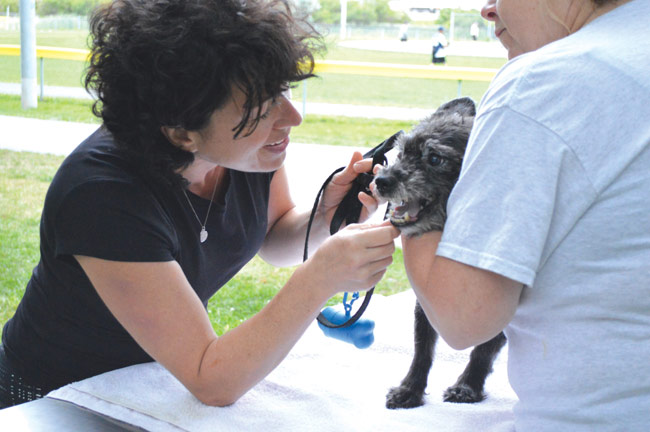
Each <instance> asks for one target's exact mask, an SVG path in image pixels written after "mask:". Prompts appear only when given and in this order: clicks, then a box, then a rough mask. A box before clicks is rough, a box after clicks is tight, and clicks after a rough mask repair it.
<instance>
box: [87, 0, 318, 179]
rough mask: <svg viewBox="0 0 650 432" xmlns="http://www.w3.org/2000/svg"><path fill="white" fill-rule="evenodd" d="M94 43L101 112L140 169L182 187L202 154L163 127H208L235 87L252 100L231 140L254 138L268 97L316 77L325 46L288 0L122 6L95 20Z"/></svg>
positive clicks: (141, 0) (94, 85) (90, 84)
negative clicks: (185, 172)
mask: <svg viewBox="0 0 650 432" xmlns="http://www.w3.org/2000/svg"><path fill="white" fill-rule="evenodd" d="M89 46H90V49H91V57H90V64H89V66H88V69H87V74H86V78H85V87H86V89H87V90H88V91H92V92H95V93H96V94H97V97H98V100H97V101H96V102H95V104H94V105H93V113H94V114H95V115H96V116H98V117H101V118H102V120H103V125H104V127H105V128H106V129H108V131H110V132H111V134H112V135H113V137H114V139H115V141H116V143H117V145H118V146H119V147H120V148H121V149H123V150H124V151H126V152H127V153H128V154H129V156H130V157H131V158H133V159H135V160H137V163H138V164H139V165H141V166H142V167H143V168H145V169H147V171H148V172H149V173H151V174H153V175H155V176H156V177H157V178H159V179H162V180H166V181H167V182H168V183H170V184H174V185H179V184H183V183H184V180H183V178H182V177H181V176H180V175H179V174H178V173H177V172H178V170H179V169H182V168H184V167H186V166H188V165H189V164H190V163H191V162H192V161H193V160H194V156H193V155H192V154H191V153H190V152H187V151H184V150H181V149H179V148H177V147H176V146H174V145H172V144H171V143H170V142H169V141H168V140H167V138H166V137H165V136H164V134H163V133H162V131H161V127H162V126H170V127H181V128H184V129H186V130H192V131H196V130H200V129H202V128H204V127H206V126H207V125H208V122H209V120H210V115H211V114H212V113H213V112H214V111H215V110H216V109H219V108H221V107H223V106H224V105H225V104H226V102H227V101H228V100H229V98H230V96H231V93H232V88H233V86H234V85H236V86H238V87H239V88H240V89H241V90H242V91H243V93H244V94H245V96H246V103H245V105H244V115H243V119H242V121H241V122H240V123H239V124H238V125H237V126H236V127H235V128H234V129H233V136H234V137H237V136H239V135H240V134H241V133H242V132H244V133H246V134H250V133H252V132H253V130H254V129H255V127H256V126H257V124H258V123H259V121H260V115H262V114H263V112H262V105H263V104H264V102H265V101H266V100H268V99H269V98H272V97H276V96H278V95H279V94H281V92H283V91H284V90H286V89H287V87H289V86H291V85H292V83H296V82H299V81H301V80H304V79H306V78H309V77H312V76H314V73H313V71H314V55H313V53H314V52H315V51H316V50H320V49H321V48H322V46H323V45H322V39H321V37H320V35H319V34H318V33H317V32H316V31H315V30H314V29H313V27H312V26H311V25H309V24H308V23H307V21H306V20H304V19H300V18H297V17H295V16H294V15H293V13H292V11H291V8H290V5H289V3H288V1H287V0H183V1H179V0H114V1H113V2H111V3H109V4H105V5H103V6H100V7H99V8H98V9H96V10H95V11H94V12H93V14H92V15H91V19H90V36H89ZM254 112H255V114H253V113H254Z"/></svg>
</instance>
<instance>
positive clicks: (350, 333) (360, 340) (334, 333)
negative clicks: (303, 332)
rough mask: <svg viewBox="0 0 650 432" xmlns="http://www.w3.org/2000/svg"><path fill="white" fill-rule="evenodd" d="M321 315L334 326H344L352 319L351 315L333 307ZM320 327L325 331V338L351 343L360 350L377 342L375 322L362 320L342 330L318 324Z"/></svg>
mask: <svg viewBox="0 0 650 432" xmlns="http://www.w3.org/2000/svg"><path fill="white" fill-rule="evenodd" d="M321 313H322V314H323V316H325V318H327V319H328V320H329V321H330V322H331V323H332V324H343V323H344V322H346V321H347V320H349V319H350V316H349V314H346V313H345V311H343V310H337V309H335V308H333V307H326V308H325V309H323V310H322V312H321ZM318 326H319V327H320V329H321V330H323V333H325V336H327V337H331V338H334V339H338V340H340V341H343V342H347V343H351V344H353V345H354V346H355V347H357V348H360V349H364V348H368V347H369V346H370V345H372V343H373V342H374V341H375V335H374V334H373V330H374V329H375V322H374V321H373V320H369V319H364V318H360V319H359V320H358V321H357V322H355V323H354V324H352V325H351V326H348V327H342V328H329V327H325V326H324V325H323V324H321V323H318Z"/></svg>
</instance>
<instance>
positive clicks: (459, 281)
mask: <svg viewBox="0 0 650 432" xmlns="http://www.w3.org/2000/svg"><path fill="white" fill-rule="evenodd" d="M441 235H442V233H441V232H439V231H438V232H430V233H426V234H423V235H421V236H419V237H406V236H402V248H403V251H404V265H405V267H406V273H407V275H408V277H409V281H410V282H411V286H412V287H413V289H414V291H415V294H416V296H417V298H418V301H419V302H420V305H421V306H422V309H423V310H424V312H425V313H426V315H427V317H428V318H429V322H430V323H431V325H432V326H433V327H434V328H435V329H436V331H438V333H440V335H441V336H442V337H443V339H445V341H446V342H447V343H448V344H449V345H450V346H451V347H453V348H455V349H465V348H468V347H471V346H474V345H478V344H481V343H483V342H487V341H488V340H490V339H492V338H493V337H494V336H496V335H497V334H499V332H501V331H502V330H503V329H504V328H505V326H506V325H507V324H508V323H509V322H510V320H511V319H512V317H513V316H514V314H515V311H516V309H517V305H518V304H519V297H520V295H521V291H522V285H521V284H520V283H519V282H516V281H513V280H511V279H508V278H506V277H504V276H501V275H499V274H496V273H493V272H490V271H487V270H483V269H480V268H477V267H472V266H469V265H466V264H462V263H460V262H457V261H453V260H450V259H447V258H445V257H440V256H436V250H437V249H438V243H439V242H440V237H441Z"/></svg>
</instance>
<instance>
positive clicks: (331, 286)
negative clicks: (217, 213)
mask: <svg viewBox="0 0 650 432" xmlns="http://www.w3.org/2000/svg"><path fill="white" fill-rule="evenodd" d="M397 235H398V232H397V230H396V229H395V228H394V227H391V226H386V225H385V224H384V225H383V226H369V225H353V226H350V227H347V228H346V229H344V230H342V231H340V232H339V233H337V235H336V236H332V237H331V238H329V239H328V240H327V241H326V242H325V243H324V244H323V245H322V247H321V248H320V249H319V250H318V251H317V252H316V253H315V254H314V255H313V256H312V257H311V258H310V259H309V260H308V261H306V262H305V264H303V265H302V266H300V267H299V268H298V269H297V270H296V271H295V272H294V274H293V276H292V277H291V278H290V279H289V281H288V282H287V284H286V285H285V286H284V287H283V288H282V289H281V290H280V291H279V292H278V294H277V295H276V296H275V297H274V298H273V299H272V300H271V301H270V302H269V303H268V304H267V305H266V306H265V307H264V308H263V309H262V310H261V311H260V312H259V313H257V314H256V315H255V316H253V317H252V318H250V319H249V320H247V321H246V322H244V323H243V324H241V325H240V326H238V327H237V328H235V329H233V330H231V331H230V332H228V333H226V334H225V335H223V336H222V337H219V338H217V336H216V334H215V333H214V330H213V329H212V326H211V324H210V321H209V319H208V316H207V313H206V311H205V309H204V307H203V305H202V303H201V301H200V300H199V298H198V297H197V296H196V294H195V293H194V291H193V289H192V287H191V286H190V285H189V282H188V281H187V279H186V278H185V276H184V274H183V271H182V269H181V268H180V266H179V265H178V263H176V262H175V261H170V262H161V263H134V262H117V261H107V260H102V259H98V258H91V257H85V256H76V259H77V261H78V262H79V264H80V265H81V267H82V268H83V270H84V271H85V273H86V275H87V276H88V278H89V279H90V281H91V282H92V284H93V286H94V287H95V289H96V290H97V292H98V294H99V296H100V297H101V298H102V300H103V301H104V303H105V304H106V305H107V307H108V309H109V310H110V311H111V313H112V314H113V315H114V316H115V317H116V319H117V320H118V321H119V322H120V324H122V326H123V327H124V328H125V329H126V330H127V331H128V332H129V334H131V336H132V337H133V338H134V339H135V341H136V342H137V343H138V344H139V345H140V346H141V347H142V348H143V349H144V350H145V351H146V352H147V353H148V354H149V355H150V356H151V357H152V358H154V359H155V360H156V361H157V362H159V363H161V364H162V365H163V366H165V367H166V368H167V369H168V370H169V371H170V372H171V373H172V374H173V375H174V376H175V377H176V378H178V380H179V381H181V382H182V383H183V385H185V387H187V389H188V390H189V391H190V392H191V393H192V394H194V395H195V396H196V397H197V398H198V399H199V400H201V401H202V402H204V403H206V404H208V405H217V406H224V405H229V404H232V403H234V402H235V401H236V400H237V399H238V398H240V397H241V396H242V395H243V394H244V393H246V392H247V391H248V390H249V389H250V388H252V387H253V386H254V385H255V384H257V383H258V382H259V381H260V380H262V379H263V378H264V377H265V376H266V375H267V374H268V373H269V372H271V371H272V370H273V369H274V368H275V367H276V366H277V365H278V364H279V363H280V361H281V360H282V359H283V358H284V357H285V356H286V355H287V353H288V352H289V350H290V349H291V347H293V345H294V344H295V343H296V341H297V340H298V338H299V337H300V336H301V335H302V334H303V332H304V331H305V329H306V328H307V327H308V326H309V324H310V323H311V322H312V321H313V320H314V319H315V318H316V316H317V315H318V312H319V311H320V309H321V308H322V307H323V305H324V304H325V302H326V301H327V300H328V299H329V298H330V297H332V296H333V295H335V294H336V293H338V292H341V291H344V290H347V289H351V290H365V289H368V288H370V287H371V286H374V285H375V284H376V283H377V282H378V281H379V280H380V279H381V277H382V276H383V274H384V272H385V269H386V267H387V266H388V265H389V264H390V263H391V262H392V254H393V251H394V244H393V240H394V238H395V237H396V236H397Z"/></svg>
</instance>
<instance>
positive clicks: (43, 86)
mask: <svg viewBox="0 0 650 432" xmlns="http://www.w3.org/2000/svg"><path fill="white" fill-rule="evenodd" d="M40 60H41V97H40V98H39V99H40V100H43V92H44V90H45V72H44V68H43V67H44V66H45V59H44V58H43V57H41V59H40Z"/></svg>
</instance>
